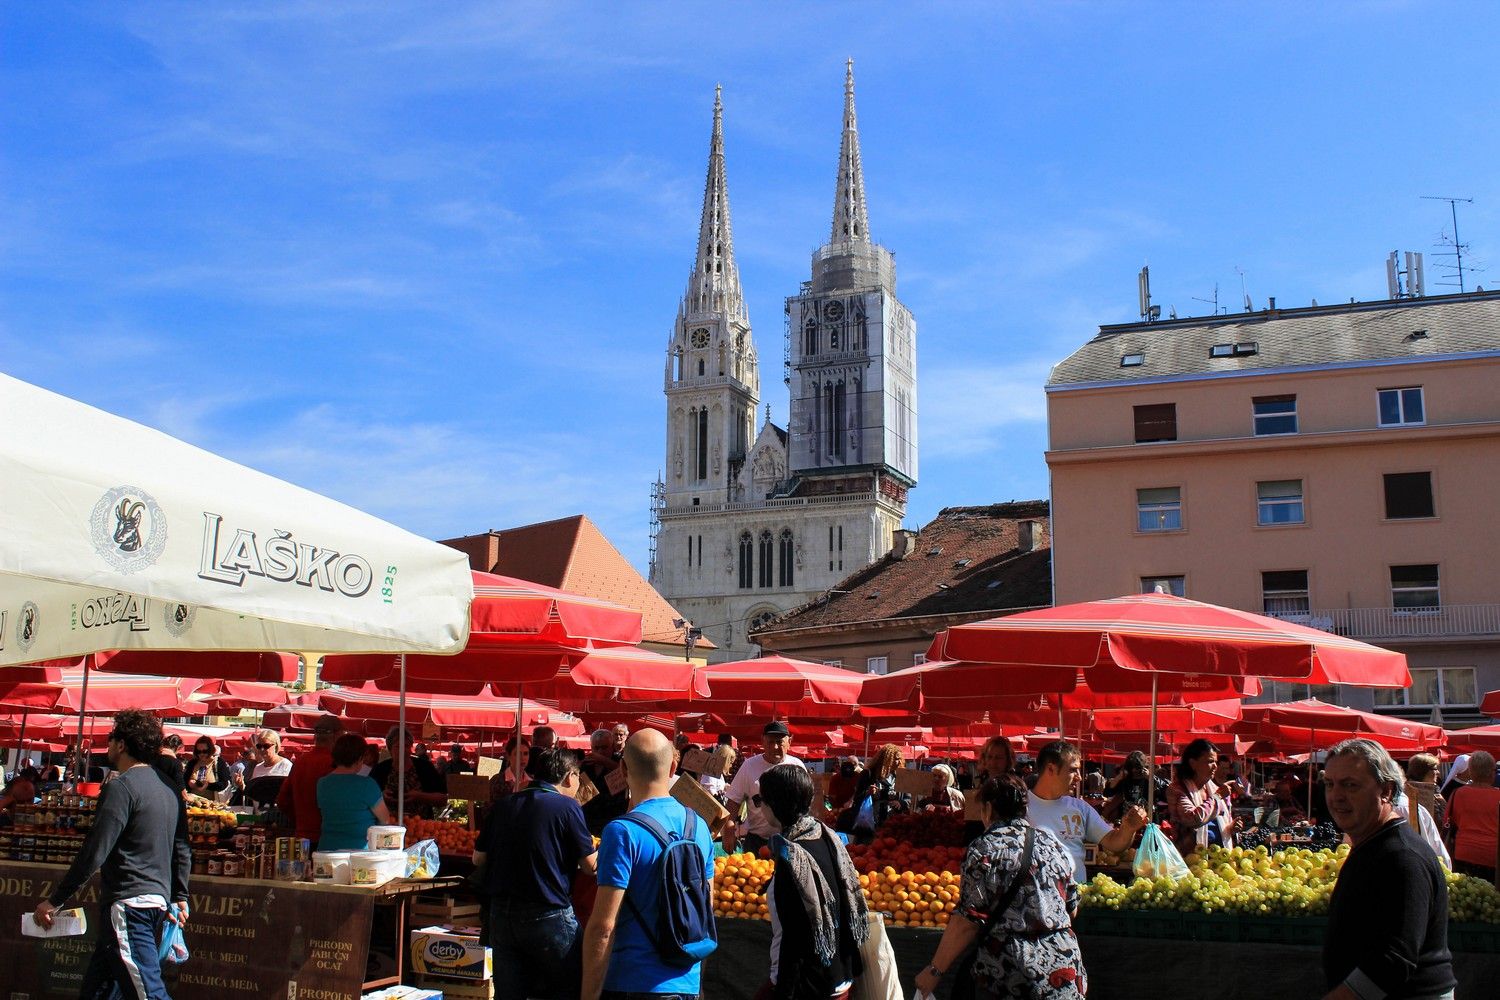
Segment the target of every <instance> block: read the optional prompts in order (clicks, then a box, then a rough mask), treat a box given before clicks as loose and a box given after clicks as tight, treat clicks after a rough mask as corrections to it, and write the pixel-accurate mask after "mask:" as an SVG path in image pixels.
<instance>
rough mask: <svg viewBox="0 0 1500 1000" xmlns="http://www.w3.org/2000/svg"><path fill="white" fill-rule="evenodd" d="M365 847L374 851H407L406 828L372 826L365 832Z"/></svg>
mask: <svg viewBox="0 0 1500 1000" xmlns="http://www.w3.org/2000/svg"><path fill="white" fill-rule="evenodd" d="M365 846H366V847H368V848H369V849H370V850H372V851H402V850H405V849H406V827H404V826H372V827H370V829H369V830H367V831H366V832H365Z"/></svg>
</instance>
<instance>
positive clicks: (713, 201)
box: [686, 86, 745, 318]
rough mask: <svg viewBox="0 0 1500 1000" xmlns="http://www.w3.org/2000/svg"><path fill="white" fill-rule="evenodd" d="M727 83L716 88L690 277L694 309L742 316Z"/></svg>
mask: <svg viewBox="0 0 1500 1000" xmlns="http://www.w3.org/2000/svg"><path fill="white" fill-rule="evenodd" d="M723 90H724V88H723V87H721V86H720V87H715V88H714V130H713V136H712V138H710V139H709V143H708V178H707V179H706V180H705V181H704V183H703V215H702V217H701V218H700V219H699V222H698V259H697V261H696V262H694V265H693V276H692V278H691V279H690V280H689V281H688V290H687V296H686V299H687V308H688V310H689V311H690V312H724V313H727V314H728V315H730V316H733V317H736V318H742V317H743V314H744V310H745V296H744V293H743V292H742V291H741V289H740V274H739V269H738V268H737V267H736V266H735V263H734V231H733V229H732V227H731V226H730V223H729V184H728V181H727V179H726V177H725V170H724V100H723Z"/></svg>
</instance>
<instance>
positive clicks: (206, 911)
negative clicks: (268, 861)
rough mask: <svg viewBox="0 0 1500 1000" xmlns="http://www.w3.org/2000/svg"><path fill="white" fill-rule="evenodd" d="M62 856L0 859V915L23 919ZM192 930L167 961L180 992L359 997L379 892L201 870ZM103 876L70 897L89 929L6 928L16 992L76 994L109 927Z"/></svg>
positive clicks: (222, 998)
mask: <svg viewBox="0 0 1500 1000" xmlns="http://www.w3.org/2000/svg"><path fill="white" fill-rule="evenodd" d="M63 872H64V869H63V867H62V866H60V865H36V864H17V863H15V862H5V861H0V920H6V921H8V922H9V926H19V925H20V923H19V922H20V915H21V914H23V913H30V912H31V911H32V910H33V909H35V908H36V904H37V903H38V902H39V901H41V900H42V899H43V898H45V897H46V895H47V894H48V893H50V892H51V891H52V887H53V886H54V885H55V884H56V881H57V879H59V878H61V877H62V875H63ZM191 895H192V898H191V900H190V902H189V906H190V909H191V916H190V918H189V920H188V925H187V931H186V935H185V936H186V939H187V946H188V951H189V953H190V957H189V959H188V961H187V962H186V963H184V964H183V965H181V966H169V967H168V969H167V970H166V973H167V988H168V990H169V992H170V993H171V994H172V996H173V997H174V998H175V1000H262V998H264V997H278V998H279V997H295V998H298V1000H359V997H360V996H361V994H362V993H363V982H364V978H365V965H366V962H367V960H368V958H369V950H370V920H371V913H372V911H373V909H374V902H375V900H374V897H373V896H372V895H369V894H366V893H364V892H361V891H357V890H356V891H350V890H344V891H340V890H337V889H327V888H323V887H318V886H312V885H307V884H304V883H296V882H261V881H253V880H248V879H225V878H209V877H206V876H195V877H194V878H193V879H192V883H191ZM98 903H99V881H98V878H97V877H95V878H94V879H93V880H92V881H90V882H89V883H88V885H86V886H85V887H84V888H83V889H82V890H81V891H80V892H79V893H78V894H77V895H75V897H74V898H73V899H72V900H71V901H70V904H71V905H82V906H84V907H86V908H88V909H89V910H91V911H92V912H90V913H89V927H90V933H88V934H85V935H83V936H82V937H68V938H23V937H20V936H19V935H0V968H3V969H5V970H6V974H7V976H8V978H9V980H10V982H9V989H10V991H11V993H10V994H9V995H15V994H20V995H27V994H29V995H30V997H31V998H32V1000H63V998H68V1000H72V998H74V997H77V996H78V993H79V987H80V986H81V985H82V983H83V973H84V970H85V969H86V968H87V967H88V962H89V956H90V955H91V954H92V953H93V950H94V940H95V935H96V934H98V933H99V932H100V931H101V930H104V929H106V928H108V927H109V921H108V920H107V919H101V918H100V916H99V911H98Z"/></svg>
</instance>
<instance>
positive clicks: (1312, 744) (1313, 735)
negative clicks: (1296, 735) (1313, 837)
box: [1307, 729, 1318, 822]
mask: <svg viewBox="0 0 1500 1000" xmlns="http://www.w3.org/2000/svg"><path fill="white" fill-rule="evenodd" d="M1308 736H1309V738H1308V741H1307V744H1308V745H1307V819H1308V821H1309V822H1311V821H1312V818H1313V811H1312V793H1313V756H1314V755H1315V754H1317V752H1318V731H1317V730H1316V729H1313V730H1311V731H1310V732H1309V734H1308Z"/></svg>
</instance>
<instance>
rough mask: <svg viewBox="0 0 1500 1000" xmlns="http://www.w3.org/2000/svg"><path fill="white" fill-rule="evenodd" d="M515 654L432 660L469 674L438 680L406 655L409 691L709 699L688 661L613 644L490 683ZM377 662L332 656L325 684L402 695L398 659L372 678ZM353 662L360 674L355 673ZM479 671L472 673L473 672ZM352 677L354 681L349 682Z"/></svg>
mask: <svg viewBox="0 0 1500 1000" xmlns="http://www.w3.org/2000/svg"><path fill="white" fill-rule="evenodd" d="M514 653H515V650H506V649H489V650H473V649H471V650H466V651H465V652H463V653H460V654H458V655H457V656H443V657H429V658H426V659H429V660H431V661H433V662H432V664H431V665H432V666H434V667H437V666H450V667H451V666H452V665H453V664H454V663H455V661H458V664H459V666H460V667H462V668H463V669H460V670H456V671H455V670H449V671H448V672H446V673H445V674H444V675H442V676H433V675H432V674H433V672H432V671H429V670H427V669H425V667H426V665H425V664H424V665H423V669H420V670H418V671H415V672H414V671H413V669H412V660H413V659H422V658H420V657H411V656H408V657H407V663H406V667H407V673H406V686H407V690H408V691H423V692H427V693H429V694H449V695H462V694H478V693H479V692H480V691H483V690H486V689H488V690H489V691H490V693H492V694H495V695H498V696H501V697H512V698H515V697H522V696H524V697H526V698H527V699H531V698H541V699H545V700H547V701H556V702H560V703H564V702H565V703H567V704H568V705H570V706H572V705H575V704H594V703H598V702H617V701H626V702H642V701H645V702H658V701H669V700H674V699H682V698H688V697H691V696H699V697H701V696H704V695H706V694H707V693H708V688H707V686H706V685H705V684H703V683H702V682H701V681H698V680H697V679H696V676H697V673H696V672H697V668H696V667H695V666H694V665H693V664H692V663H690V662H688V661H686V660H680V659H677V658H676V657H671V656H662V655H661V654H659V653H653V652H651V651H649V650H645V649H638V648H635V647H632V646H610V647H605V648H601V649H584V650H567V651H559V650H552V651H551V652H550V653H548V654H547V655H546V659H545V662H544V663H540V664H538V667H539V669H538V670H537V671H536V675H535V676H532V677H531V679H529V680H499V679H495V680H489V681H486V680H485V678H486V677H492V676H495V675H499V674H503V673H506V672H507V667H506V662H505V661H506V660H507V658H509V657H511V656H513V655H514ZM375 659H376V658H372V657H353V656H341V657H329V660H336V661H337V662H335V663H334V664H333V666H332V668H328V667H327V665H326V664H325V670H324V672H323V679H324V680H326V681H328V682H329V683H340V684H353V683H358V682H360V681H369V682H371V683H373V684H374V685H375V686H376V687H378V688H380V689H382V690H386V691H399V690H400V686H401V661H400V658H399V657H383V658H380V659H383V660H384V665H385V669H384V671H383V672H381V673H378V674H375V675H374V676H372V677H365V676H361V675H364V674H368V673H370V669H369V668H370V667H372V666H374V665H375V664H374V662H373V661H374V660H375ZM355 661H360V662H359V663H358V664H357V669H354V666H355ZM483 661H489V663H490V664H491V666H492V667H493V669H484V668H483V667H482V666H481V664H482V662H483ZM469 668H474V669H469ZM521 673H522V675H523V676H527V675H530V674H531V670H530V667H525V668H524V669H523V670H522V671H521ZM351 674H353V675H354V676H349V675H351Z"/></svg>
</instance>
